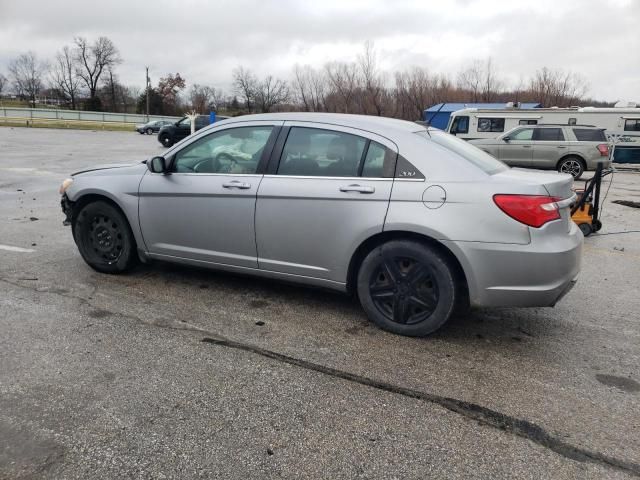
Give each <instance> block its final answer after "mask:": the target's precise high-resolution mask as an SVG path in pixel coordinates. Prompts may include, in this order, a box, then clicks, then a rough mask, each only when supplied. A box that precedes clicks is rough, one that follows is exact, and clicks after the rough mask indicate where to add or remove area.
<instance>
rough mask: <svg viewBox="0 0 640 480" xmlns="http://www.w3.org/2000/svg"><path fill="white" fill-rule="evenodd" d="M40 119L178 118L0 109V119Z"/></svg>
mask: <svg viewBox="0 0 640 480" xmlns="http://www.w3.org/2000/svg"><path fill="white" fill-rule="evenodd" d="M2 117H5V118H20V119H25V120H29V119H41V120H76V121H78V120H80V121H87V122H105V123H107V122H114V123H132V124H133V123H146V122H147V121H151V120H171V121H176V120H178V119H180V117H167V116H163V115H149V118H148V120H147V116H146V115H144V114H137V113H107V112H84V111H81V110H56V109H50V108H14V107H0V118H2Z"/></svg>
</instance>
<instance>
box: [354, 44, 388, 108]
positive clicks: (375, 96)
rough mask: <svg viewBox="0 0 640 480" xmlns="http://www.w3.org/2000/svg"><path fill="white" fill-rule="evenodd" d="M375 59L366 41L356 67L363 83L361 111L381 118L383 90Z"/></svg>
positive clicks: (373, 51)
mask: <svg viewBox="0 0 640 480" xmlns="http://www.w3.org/2000/svg"><path fill="white" fill-rule="evenodd" d="M376 57H377V56H376V52H375V50H374V46H373V43H372V42H371V41H368V40H367V41H366V42H365V44H364V52H363V53H362V55H359V56H358V66H359V67H360V75H361V76H362V82H363V85H362V87H363V89H364V95H362V99H363V102H362V103H363V104H362V107H361V111H362V113H365V114H368V113H370V112H372V113H374V114H376V115H378V116H381V115H382V111H383V103H384V97H385V89H384V80H383V78H382V74H381V73H380V71H379V69H378V65H377V58H376Z"/></svg>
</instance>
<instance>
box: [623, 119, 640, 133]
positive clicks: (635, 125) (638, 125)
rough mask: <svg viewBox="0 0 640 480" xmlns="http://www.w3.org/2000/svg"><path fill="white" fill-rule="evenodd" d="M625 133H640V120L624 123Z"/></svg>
mask: <svg viewBox="0 0 640 480" xmlns="http://www.w3.org/2000/svg"><path fill="white" fill-rule="evenodd" d="M624 131H625V132H640V119H637V120H636V119H633V118H630V119H627V120H625V121H624Z"/></svg>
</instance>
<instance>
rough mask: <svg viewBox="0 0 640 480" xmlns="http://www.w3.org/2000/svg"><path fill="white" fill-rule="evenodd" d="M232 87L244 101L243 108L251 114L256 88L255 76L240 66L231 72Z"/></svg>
mask: <svg viewBox="0 0 640 480" xmlns="http://www.w3.org/2000/svg"><path fill="white" fill-rule="evenodd" d="M233 85H234V89H235V92H236V93H237V94H238V95H240V96H241V97H242V98H243V99H244V103H245V106H246V107H247V110H248V111H249V113H251V112H252V111H253V106H254V100H255V96H256V90H257V88H258V80H257V79H256V77H255V75H254V74H253V73H252V72H251V71H249V70H246V69H245V68H244V67H242V66H240V67H238V68H236V69H235V70H234V71H233Z"/></svg>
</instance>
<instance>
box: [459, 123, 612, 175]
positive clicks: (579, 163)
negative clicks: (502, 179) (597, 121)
mask: <svg viewBox="0 0 640 480" xmlns="http://www.w3.org/2000/svg"><path fill="white" fill-rule="evenodd" d="M469 143H472V144H473V145H475V146H477V147H478V148H480V149H482V150H484V151H485V152H487V153H489V154H491V155H493V156H494V157H496V158H497V159H499V160H501V161H502V162H504V163H506V164H507V165H511V166H512V167H527V168H538V169H544V170H557V171H559V172H562V173H569V174H571V175H572V176H573V178H580V176H581V175H582V173H583V172H584V171H585V170H595V168H596V166H597V164H598V162H602V163H604V167H605V168H607V167H609V166H610V165H611V160H610V159H609V146H608V143H607V137H606V136H605V134H604V130H603V129H602V128H596V127H593V126H591V125H550V124H546V125H543V124H540V125H526V126H520V127H516V128H513V129H511V130H509V131H508V132H506V133H504V134H502V135H500V136H499V137H497V138H494V139H478V140H470V141H469Z"/></svg>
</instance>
